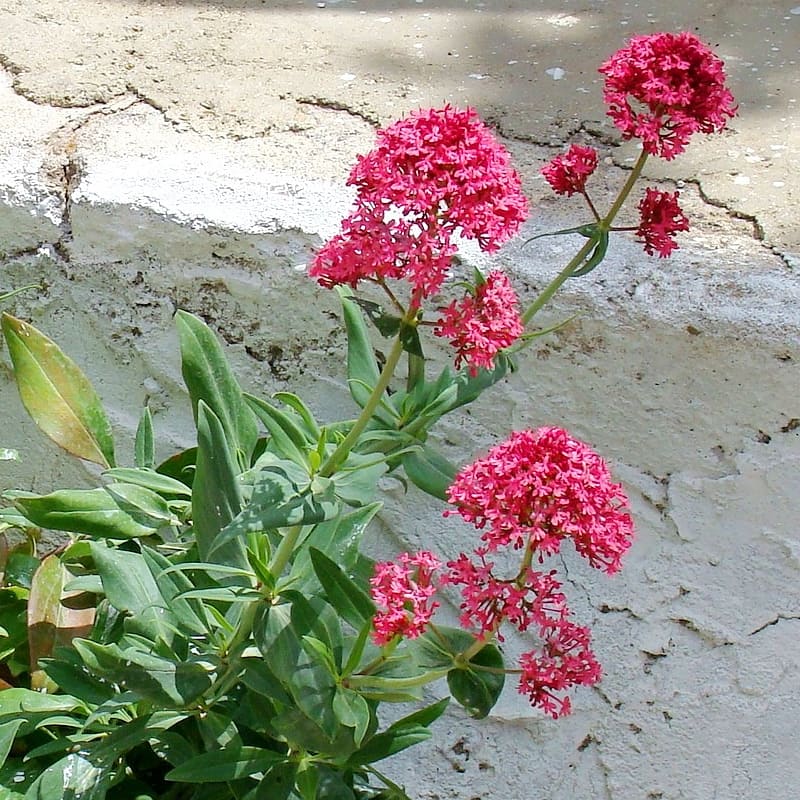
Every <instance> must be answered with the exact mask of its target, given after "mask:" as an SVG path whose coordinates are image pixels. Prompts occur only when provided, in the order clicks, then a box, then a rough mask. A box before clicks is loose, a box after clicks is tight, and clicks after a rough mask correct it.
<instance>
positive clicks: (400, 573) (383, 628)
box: [370, 550, 441, 646]
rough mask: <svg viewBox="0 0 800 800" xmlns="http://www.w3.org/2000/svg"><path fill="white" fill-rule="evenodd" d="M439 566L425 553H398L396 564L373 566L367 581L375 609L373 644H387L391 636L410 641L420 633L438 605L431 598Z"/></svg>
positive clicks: (432, 557) (381, 563)
mask: <svg viewBox="0 0 800 800" xmlns="http://www.w3.org/2000/svg"><path fill="white" fill-rule="evenodd" d="M440 566H441V563H440V562H439V560H438V559H437V558H436V557H435V556H434V555H433V554H432V553H429V552H428V551H426V550H422V551H420V552H419V553H416V554H415V555H411V554H409V553H402V554H401V555H400V557H399V559H398V561H397V562H392V561H384V562H380V563H377V564H376V565H375V573H374V575H373V577H372V578H371V579H370V594H371V595H372V599H373V601H374V602H375V605H376V606H377V608H378V611H377V613H376V614H375V616H374V618H373V623H372V627H373V633H372V638H373V640H374V642H375V644H377V645H380V646H383V645H385V644H388V643H389V642H390V641H392V639H394V637H395V636H407V637H408V638H409V639H414V638H416V637H417V636H419V635H420V634H422V633H424V631H425V628H426V627H427V625H428V623H429V622H430V619H431V616H432V615H433V612H434V610H435V609H436V608H437V606H438V605H439V604H438V603H437V602H436V601H433V600H431V597H432V596H433V594H434V593H435V592H436V587H435V586H434V585H433V583H432V580H433V574H434V572H435V571H436V570H437V569H438V568H439V567H440Z"/></svg>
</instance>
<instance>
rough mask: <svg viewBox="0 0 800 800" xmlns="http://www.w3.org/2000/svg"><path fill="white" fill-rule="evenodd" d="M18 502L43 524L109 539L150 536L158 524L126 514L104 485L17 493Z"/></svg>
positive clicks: (51, 528) (29, 518)
mask: <svg viewBox="0 0 800 800" xmlns="http://www.w3.org/2000/svg"><path fill="white" fill-rule="evenodd" d="M14 505H16V506H17V508H19V509H20V511H22V513H23V514H24V515H25V517H26V518H27V519H28V520H30V521H31V522H32V523H33V524H34V525H38V526H39V527H40V528H48V529H50V530H54V531H68V532H70V533H82V534H84V535H86V536H95V537H102V538H107V539H134V538H138V537H142V536H149V535H151V534H152V533H153V531H154V530H155V529H156V527H157V526H154V525H148V526H145V525H142V524H140V523H139V522H137V521H136V520H135V519H133V517H131V516H130V515H129V514H126V513H125V512H124V511H123V510H122V509H121V508H120V507H119V505H118V504H117V503H116V502H115V500H114V498H113V497H112V496H111V495H110V494H109V493H108V492H106V491H105V490H104V489H62V490H60V491H57V492H53V493H52V494H46V495H41V496H35V495H34V496H32V497H30V496H28V497H15V498H14Z"/></svg>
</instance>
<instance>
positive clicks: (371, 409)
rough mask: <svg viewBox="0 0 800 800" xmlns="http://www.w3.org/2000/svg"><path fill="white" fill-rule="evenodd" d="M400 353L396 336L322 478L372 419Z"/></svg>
mask: <svg viewBox="0 0 800 800" xmlns="http://www.w3.org/2000/svg"><path fill="white" fill-rule="evenodd" d="M402 355H403V343H402V342H401V341H400V337H399V336H398V337H397V338H396V339H395V340H394V344H393V345H392V349H391V351H390V352H389V355H388V356H387V358H386V363H385V364H384V365H383V370H381V374H380V376H379V377H378V382H377V383H376V384H375V388H374V389H373V390H372V394H371V395H370V396H369V399H368V400H367V402H366V405H365V406H364V408H363V409H362V410H361V413H360V414H359V415H358V419H356V421H355V423H353V427H352V428H350V432H349V433H348V434H347V436H345V437H344V439H342V441H341V442H340V443H339V446H338V447H337V448H336V449H335V450H334V451H333V453H331V455H330V456H329V457H328V460H327V461H326V462H325V463H324V464H323V465H322V467H321V468H320V471H319V474H320V475H322V477H323V478H329V477H330V476H331V475H332V474H333V473H334V472H336V468H337V467H338V466H339V465H340V464H341V463H342V462H343V461H344V460H345V459H346V458H347V456H348V454H349V453H350V450H352V448H353V445H355V443H356V442H357V441H358V437H359V436H361V434H362V433H363V432H364V428H366V427H367V425H368V424H369V422H370V420H371V419H372V415H373V414H374V413H375V411H376V410H377V408H378V406H379V405H380V404H381V401H382V400H383V395H384V392H385V391H386V389H387V388H388V386H389V382H390V381H391V380H392V376H393V375H394V373H395V370H396V369H397V365H398V364H399V363H400V357H401V356H402ZM276 558H277V554H276Z"/></svg>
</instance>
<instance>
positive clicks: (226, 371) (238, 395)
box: [175, 311, 258, 466]
mask: <svg viewBox="0 0 800 800" xmlns="http://www.w3.org/2000/svg"><path fill="white" fill-rule="evenodd" d="M175 324H176V325H177V327H178V337H179V339H180V346H181V371H182V373H183V380H184V382H185V383H186V388H187V389H188V390H189V396H190V397H191V398H192V409H193V410H194V415H195V421H196V422H198V424H199V413H200V411H199V404H200V402H201V401H202V402H203V403H205V404H206V405H207V406H208V407H209V408H210V409H211V410H212V411H213V412H214V414H215V415H216V416H217V418H218V419H219V422H220V424H221V425H222V429H223V431H224V432H225V441H226V442H227V443H228V446H229V447H230V449H231V456H232V457H233V458H234V460H238V461H240V462H241V463H242V465H243V466H248V465H249V463H250V457H251V456H252V454H253V449H254V448H255V446H256V442H257V440H258V427H257V426H256V420H255V416H254V415H253V412H252V411H251V410H250V408H249V407H248V405H247V403H246V402H245V400H244V396H243V395H242V390H241V388H240V386H239V384H238V382H237V380H236V378H235V377H234V375H233V373H232V372H231V369H230V367H229V366H228V361H227V359H226V358H225V353H224V352H223V350H222V347H221V345H220V343H219V341H218V340H217V337H216V336H214V334H213V333H212V332H211V330H210V329H209V327H208V326H207V325H206V324H205V323H204V322H203V321H202V320H201V319H200V318H199V317H195V316H194V315H193V314H189V313H188V312H186V311H178V313H177V314H176V315H175Z"/></svg>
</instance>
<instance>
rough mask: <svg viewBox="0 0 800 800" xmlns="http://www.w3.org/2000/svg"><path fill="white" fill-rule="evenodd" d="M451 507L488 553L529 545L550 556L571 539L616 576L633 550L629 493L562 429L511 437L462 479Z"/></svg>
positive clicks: (593, 561)
mask: <svg viewBox="0 0 800 800" xmlns="http://www.w3.org/2000/svg"><path fill="white" fill-rule="evenodd" d="M448 499H449V501H450V502H451V503H452V504H453V505H455V507H456V510H457V513H459V514H460V515H461V516H462V517H463V518H464V519H465V520H466V521H467V522H471V523H473V524H474V525H475V527H477V528H479V529H485V530H484V533H483V534H482V539H483V540H484V542H486V545H487V547H488V548H489V550H496V549H497V548H498V547H500V546H503V545H509V544H511V545H513V546H514V547H515V548H521V547H527V546H528V545H529V544H530V545H531V546H532V547H533V548H534V549H535V550H536V551H537V552H538V553H539V554H551V553H556V552H558V550H559V548H560V546H561V541H562V540H563V539H564V538H565V537H569V538H571V539H572V540H573V542H574V544H575V548H576V550H577V551H578V552H579V553H580V554H581V555H582V556H584V557H585V558H587V559H588V561H589V563H590V564H591V565H592V566H594V567H600V568H602V569H604V570H605V571H606V572H608V573H609V574H611V573H614V572H616V571H617V570H618V569H619V567H620V564H621V558H622V555H623V554H624V553H625V551H626V550H627V549H628V548H629V547H630V545H631V540H632V536H633V523H632V521H631V518H630V515H629V514H628V513H627V510H626V506H627V498H626V497H625V493H624V492H623V490H622V487H621V486H620V485H619V484H618V483H614V482H613V481H612V480H611V476H610V473H609V471H608V467H607V466H606V464H605V462H604V461H603V460H602V459H601V458H600V456H598V455H597V454H596V453H595V452H594V451H593V450H592V449H591V448H589V447H588V446H587V445H585V444H583V443H582V442H579V441H578V440H577V439H574V438H572V437H571V436H570V435H569V434H568V433H567V432H566V431H564V430H562V429H560V428H539V429H538V430H536V431H531V430H525V431H517V432H514V433H512V434H511V436H510V437H509V438H508V439H507V440H506V441H505V442H502V443H501V444H499V445H497V446H496V447H494V448H492V449H491V450H490V451H489V452H488V453H487V455H486V456H485V457H484V458H481V459H478V460H477V461H475V462H473V463H472V464H470V465H468V466H467V467H465V468H464V469H462V470H461V471H460V472H459V473H458V475H457V476H456V478H455V480H454V481H453V483H452V484H451V485H450V488H449V489H448ZM446 513H450V514H452V513H456V512H454V511H449V512H446Z"/></svg>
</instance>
